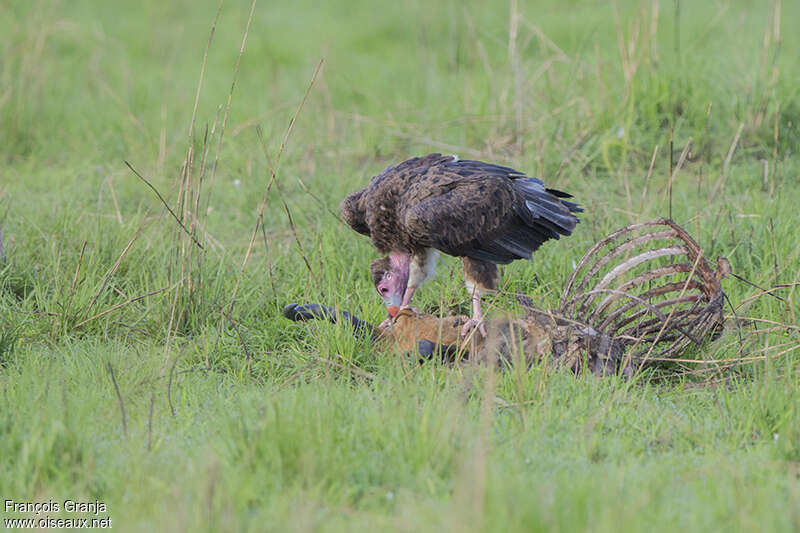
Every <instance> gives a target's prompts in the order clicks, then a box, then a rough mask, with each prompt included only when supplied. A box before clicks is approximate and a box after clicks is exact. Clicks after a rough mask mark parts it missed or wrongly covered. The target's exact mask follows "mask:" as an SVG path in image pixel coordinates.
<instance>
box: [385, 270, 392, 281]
mask: <svg viewBox="0 0 800 533" xmlns="http://www.w3.org/2000/svg"><path fill="white" fill-rule="evenodd" d="M383 277H384V278H386V279H387V280H390V279H392V273H391V272H387V273H386V274H384V275H383Z"/></svg>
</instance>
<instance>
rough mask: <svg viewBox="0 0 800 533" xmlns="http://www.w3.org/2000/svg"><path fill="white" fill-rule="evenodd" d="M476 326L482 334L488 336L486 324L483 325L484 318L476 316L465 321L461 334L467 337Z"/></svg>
mask: <svg viewBox="0 0 800 533" xmlns="http://www.w3.org/2000/svg"><path fill="white" fill-rule="evenodd" d="M475 328H477V329H478V331H479V332H480V333H481V335H483V336H484V337H486V326H484V325H483V320H481V319H476V318H470V319H469V320H466V321H464V325H463V326H462V327H461V336H462V337H466V336H467V335H469V334H470V332H471V331H472V330H473V329H475Z"/></svg>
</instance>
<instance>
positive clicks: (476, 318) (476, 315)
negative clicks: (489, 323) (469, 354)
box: [461, 290, 486, 337]
mask: <svg viewBox="0 0 800 533" xmlns="http://www.w3.org/2000/svg"><path fill="white" fill-rule="evenodd" d="M476 327H477V328H478V331H480V332H481V335H483V336H484V337H485V336H486V327H485V326H484V325H483V312H482V311H481V293H480V291H477V290H476V291H474V292H473V293H472V318H470V319H469V320H467V321H466V322H464V325H463V326H462V327H461V336H462V337H466V336H467V335H469V332H470V331H472V329H473V328H476Z"/></svg>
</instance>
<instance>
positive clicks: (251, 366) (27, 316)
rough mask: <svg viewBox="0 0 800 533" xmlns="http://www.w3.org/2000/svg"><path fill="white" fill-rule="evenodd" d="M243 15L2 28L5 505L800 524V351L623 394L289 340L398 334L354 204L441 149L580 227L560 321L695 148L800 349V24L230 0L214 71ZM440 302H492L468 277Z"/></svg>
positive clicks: (374, 522)
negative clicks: (386, 321)
mask: <svg viewBox="0 0 800 533" xmlns="http://www.w3.org/2000/svg"><path fill="white" fill-rule="evenodd" d="M217 8H218V5H217V4H216V3H215V2H214V1H213V0H210V1H205V0H204V1H196V2H187V1H180V2H177V1H176V2H158V1H153V0H143V1H141V2H137V3H135V7H134V3H127V2H102V1H85V0H70V1H57V0H41V1H39V2H26V1H21V0H19V1H18V0H11V1H10V2H4V3H3V4H2V5H0V228H2V231H3V245H4V256H5V257H4V258H3V259H2V260H0V499H3V500H9V499H10V500H14V501H19V502H34V501H39V502H46V501H48V500H53V501H56V502H63V501H64V500H67V499H72V500H77V501H91V502H94V501H96V500H97V501H100V502H103V503H104V504H105V505H106V506H107V510H106V511H105V512H103V513H100V514H99V515H98V516H99V517H103V516H109V517H111V518H112V521H113V522H112V525H113V527H114V528H115V529H119V530H123V531H128V530H142V531H150V530H154V529H155V530H165V531H196V530H208V531H263V530H267V531H283V530H321V531H340V530H379V529H380V530H407V531H428V530H430V531H440V530H442V529H446V530H452V531H473V530H475V531H479V530H480V531H505V530H520V531H531V530H535V531H539V530H541V531H565V532H567V531H580V530H591V531H598V532H600V531H675V530H681V531H798V530H800V480H799V478H798V472H799V470H800V468H799V466H798V465H799V464H800V390H799V389H800V384H799V382H798V361H799V360H800V359H798V357H800V356H798V352H797V351H794V349H795V348H797V347H798V346H800V339H798V329H797V328H795V329H791V328H780V329H777V330H776V331H772V332H766V333H763V334H759V335H756V334H752V329H750V330H747V329H746V330H745V333H746V334H747V339H748V340H747V345H746V349H747V351H746V353H745V355H752V357H753V361H752V363H753V364H750V365H746V366H744V367H742V368H740V369H738V370H737V371H736V372H729V373H724V374H722V375H716V376H715V377H714V379H710V378H709V379H706V377H707V375H706V374H699V375H689V376H684V377H682V378H679V379H669V380H663V379H654V378H652V377H648V376H647V375H644V376H640V377H639V378H637V379H635V380H625V379H621V378H604V379H600V378H595V377H592V376H578V377H575V376H573V375H572V374H570V373H567V372H552V371H548V370H546V369H544V368H538V367H537V368H533V369H531V370H529V371H527V372H526V371H516V372H503V373H498V374H495V373H493V372H490V371H488V370H487V369H480V368H469V367H468V368H460V369H454V368H450V367H447V366H444V365H440V364H434V363H429V364H425V365H417V364H416V361H415V359H414V358H408V359H407V360H403V359H402V358H400V357H396V356H393V357H390V356H388V355H386V354H382V353H378V352H375V351H374V350H373V349H371V347H370V346H369V345H368V343H367V342H366V341H364V340H357V339H354V338H353V336H352V334H351V331H350V330H349V329H348V328H346V327H344V326H337V325H332V324H327V323H325V324H323V323H309V324H293V323H290V322H288V321H286V320H285V319H283V318H282V316H281V308H282V307H283V305H285V304H287V303H289V302H293V301H301V302H321V303H326V304H330V305H334V304H335V305H338V306H340V307H341V308H343V309H348V310H351V311H353V312H355V313H356V314H358V315H359V316H361V317H363V318H365V319H367V320H370V321H372V322H375V323H377V322H379V321H380V320H382V318H383V315H384V313H385V311H384V309H383V306H382V303H381V301H380V299H379V298H378V297H377V295H376V294H375V292H374V290H373V289H372V286H371V281H370V279H369V272H368V265H369V262H370V261H371V259H372V258H374V257H375V252H374V251H373V250H372V248H371V246H370V244H369V242H368V240H367V239H365V238H362V237H360V236H358V235H357V234H355V233H354V232H352V231H351V230H349V229H348V228H347V227H346V225H344V224H343V223H341V221H340V220H339V219H338V215H337V213H338V204H339V201H340V200H341V198H343V197H344V196H345V195H346V194H348V193H349V192H352V191H354V190H356V189H357V188H360V187H362V186H363V185H365V184H366V183H367V182H368V180H369V179H370V177H372V176H373V175H375V174H377V173H378V172H380V171H381V170H382V169H383V168H385V167H386V166H387V165H388V164H390V163H393V162H397V161H400V160H402V159H405V158H407V157H409V156H412V155H421V154H424V153H428V152H433V151H441V152H446V153H451V152H455V153H458V154H459V155H460V156H461V157H462V158H464V157H470V158H481V159H485V160H490V161H495V162H499V163H503V164H508V165H512V166H514V167H516V168H518V169H521V170H524V171H526V172H528V173H530V174H531V175H535V176H539V177H541V178H542V179H544V180H545V181H546V182H547V183H548V184H549V185H551V186H555V187H558V188H560V189H562V190H566V191H570V192H572V193H573V194H574V195H575V196H576V198H577V200H578V201H579V202H580V203H581V204H582V205H584V206H585V208H586V212H585V213H584V216H583V221H582V223H581V224H580V226H579V227H578V230H577V231H576V233H575V234H574V235H573V236H572V237H570V238H569V239H566V240H562V241H559V242H557V243H551V244H548V245H545V246H544V247H543V248H542V249H541V250H540V251H539V252H537V253H536V255H535V257H534V259H533V261H532V262H530V263H522V262H519V264H515V265H513V266H512V267H510V268H508V269H506V271H505V280H506V281H507V282H508V285H507V288H508V291H509V292H511V293H513V292H514V291H517V290H521V291H524V292H526V293H527V294H529V295H530V296H531V297H532V298H533V299H534V301H536V303H537V304H539V305H541V306H543V307H548V306H549V307H555V306H557V304H558V297H559V293H560V289H561V287H562V285H563V283H564V282H565V280H566V279H567V277H568V276H569V274H570V271H571V268H572V266H571V265H572V264H573V262H575V261H577V260H578V259H579V258H580V257H581V255H582V254H583V253H584V251H585V250H586V249H587V248H588V247H589V246H590V245H591V244H592V243H594V242H595V241H596V240H597V239H598V238H600V237H602V236H603V235H604V234H606V233H607V232H609V231H611V230H614V229H616V228H618V227H621V226H623V225H626V224H629V223H631V222H635V221H640V220H646V219H649V218H653V217H656V216H666V215H668V214H669V209H670V208H669V202H668V197H667V194H666V189H667V182H668V180H669V176H670V160H673V163H675V162H677V161H678V159H679V156H680V154H681V152H682V151H683V150H684V148H685V147H686V146H687V143H689V142H690V141H691V143H692V144H691V150H690V152H687V153H689V156H688V157H687V158H686V162H685V164H684V165H683V166H682V168H681V169H680V171H679V172H678V173H677V175H676V176H675V181H674V187H673V205H672V214H673V217H674V218H675V220H677V221H678V222H679V223H680V224H682V225H684V226H685V227H686V228H687V229H688V230H689V231H690V232H691V233H692V234H693V236H694V237H695V238H696V239H697V240H698V242H699V243H700V244H701V245H702V246H703V247H704V248H705V250H706V252H707V255H708V256H709V257H716V256H717V255H723V256H725V257H727V258H728V259H729V260H730V261H731V264H732V265H733V269H734V272H735V273H737V274H738V275H740V276H742V277H744V278H747V279H748V280H751V281H753V282H755V283H757V284H758V285H760V286H762V287H772V286H775V285H778V284H784V285H785V287H782V288H779V289H777V290H776V291H777V292H776V294H778V295H780V296H781V297H782V298H783V300H778V299H776V298H769V297H760V298H755V299H749V298H750V297H751V296H754V295H756V294H758V293H759V292H760V291H759V290H758V289H755V288H753V287H752V286H750V285H747V284H745V283H743V282H740V281H738V280H737V279H734V278H730V279H728V280H726V281H725V282H724V288H725V290H726V292H727V294H728V296H729V297H730V300H731V302H732V304H733V306H735V307H736V309H737V313H738V314H740V315H747V316H750V317H758V318H763V319H766V320H771V321H775V322H780V323H787V324H795V325H796V324H800V317H798V312H799V311H800V308H798V305H797V303H796V302H797V300H798V292H797V290H795V288H796V285H797V284H798V282H800V247H798V244H797V231H798V230H797V228H798V226H799V225H800V211H798V209H797V205H798V204H800V187H798V185H800V181H799V180H798V175H799V174H800V154H798V146H800V63H799V62H798V61H797V57H798V51H800V35H799V34H798V33H797V32H795V31H793V30H794V24H793V23H795V22H796V21H797V20H800V4H798V3H796V2H785V3H781V2H780V1H772V2H760V3H758V2H727V1H721V2H692V3H690V2H678V1H677V0H675V1H661V2H657V1H655V2H633V1H622V0H620V1H618V2H616V4H612V5H608V3H607V2H590V1H570V2H558V1H554V0H553V1H542V2H528V3H526V2H517V1H516V0H511V2H510V3H509V2H500V1H494V2H457V1H454V0H453V1H446V2H419V1H416V0H413V1H411V2H385V3H381V4H378V3H376V2H365V1H363V0H353V1H347V2H345V1H341V0H336V1H329V2H311V1H308V0H296V1H294V2H263V1H262V2H260V3H258V5H256V6H255V10H254V12H253V13H252V16H251V11H250V9H251V5H250V3H249V2H246V1H242V0H236V1H232V0H229V1H228V2H227V3H225V4H224V5H223V6H222V8H221V11H220V12H219V19H218V23H216V26H215V31H214V33H213V40H212V41H211V44H210V48H208V52H207V60H204V51H205V50H206V47H207V45H208V42H209V33H210V30H211V28H212V24H213V23H214V20H215V16H216V15H217ZM246 28H248V31H247V40H246V46H245V48H244V53H243V54H242V55H241V58H240V60H239V59H238V58H239V52H240V49H241V47H242V44H243V37H244V35H245V29H246ZM322 59H324V61H323V63H322V66H321V67H319V62H320V60H322ZM237 65H238V66H237ZM201 71H202V87H201V90H200V91H199V92H198V80H199V79H201ZM312 80H313V83H312ZM234 82H235V88H234V89H233V92H231V88H232V84H233V83H234ZM306 91H308V92H307V97H304V95H305V94H306ZM196 95H199V98H198V99H197V104H195V102H196ZM195 106H196V107H195ZM195 109H196V111H195ZM670 150H672V154H671V153H670ZM188 155H192V158H191V162H192V164H191V166H188V167H187V165H185V162H186V161H187V157H188ZM125 161H127V162H129V163H130V165H131V166H133V167H134V168H135V169H136V170H137V171H138V172H139V173H140V174H141V175H142V176H143V177H144V178H146V179H147V181H149V182H150V183H151V184H152V185H153V186H154V187H155V188H156V189H157V190H158V191H159V192H160V193H161V194H162V195H163V196H164V198H165V200H166V202H167V203H168V204H169V206H170V207H171V209H173V210H174V211H175V214H176V216H178V217H179V218H181V219H182V221H183V223H184V225H185V226H186V227H187V228H188V229H189V230H190V231H191V232H192V233H193V238H194V239H196V240H197V241H198V243H200V244H201V245H202V247H203V248H202V250H201V249H200V248H199V247H198V246H197V245H195V244H194V243H193V242H192V238H190V237H189V236H188V235H187V234H186V233H185V232H184V231H183V230H181V228H180V227H179V226H178V224H177V223H176V222H175V220H174V219H173V218H172V216H171V215H170V214H169V213H168V212H167V210H166V209H165V208H164V206H163V205H162V203H161V202H160V201H159V199H158V197H157V196H156V195H155V194H154V192H153V190H152V189H151V188H149V187H148V186H147V184H145V183H144V181H143V180H141V179H139V178H138V177H137V176H136V175H135V174H134V173H133V172H132V171H131V170H130V169H129V168H128V167H127V166H126V164H125ZM271 168H272V169H273V170H274V174H273V173H272V171H271V170H270V169H271ZM273 178H274V179H273ZM270 183H272V185H271V186H270V185H269V184H270ZM267 191H269V194H268V196H266V200H265V194H266V192H267ZM417 304H418V305H419V306H420V307H421V308H422V309H426V310H438V309H440V308H444V309H445V310H446V311H448V312H449V311H452V312H465V311H467V310H468V296H467V294H466V291H465V290H464V289H463V285H462V279H461V273H460V263H459V262H458V261H457V260H454V259H445V260H444V261H443V264H441V265H440V267H439V273H438V275H437V277H436V279H435V280H434V281H432V282H430V283H429V284H428V285H426V287H425V288H423V289H422V290H421V292H420V293H419V299H418V300H417ZM496 307H505V308H511V309H517V308H516V307H515V304H514V302H513V298H512V297H511V296H509V295H508V294H501V295H499V296H497V297H496V298H494V299H490V302H489V308H490V309H493V308H496ZM490 312H491V311H490ZM738 349H739V344H738V341H737V331H736V327H735V326H731V327H730V328H729V331H728V332H727V333H726V334H725V335H724V336H723V337H722V339H720V340H718V341H716V342H715V343H714V344H712V345H710V346H709V347H708V349H707V352H706V353H703V354H699V356H703V357H707V358H730V357H734V356H736V354H737V350H738ZM720 378H721V379H720ZM1 512H3V513H5V510H3V511H1ZM49 514H50V515H52V517H56V516H61V517H75V516H78V515H75V514H70V513H64V512H62V513H60V514H58V513H49ZM4 516H34V517H37V518H38V517H41V516H44V514H42V515H30V514H24V513H23V514H19V513H5V514H4ZM80 516H83V515H80ZM88 516H95V515H88Z"/></svg>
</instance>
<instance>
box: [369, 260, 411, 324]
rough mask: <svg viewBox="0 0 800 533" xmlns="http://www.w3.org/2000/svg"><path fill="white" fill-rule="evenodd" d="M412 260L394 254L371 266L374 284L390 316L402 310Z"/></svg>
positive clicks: (376, 261) (374, 262) (375, 261)
mask: <svg viewBox="0 0 800 533" xmlns="http://www.w3.org/2000/svg"><path fill="white" fill-rule="evenodd" d="M409 266H410V258H409V256H408V255H406V254H398V253H393V254H389V255H388V256H386V257H381V258H380V259H376V260H374V261H373V262H372V264H371V265H370V266H369V269H370V272H371V273H372V283H373V284H374V285H375V290H377V291H378V294H380V296H381V298H382V299H383V302H384V303H385V304H386V308H387V309H388V310H389V314H393V312H392V311H394V312H396V311H397V310H398V309H399V308H400V304H401V303H402V301H403V294H404V293H405V292H406V286H407V285H408V275H409Z"/></svg>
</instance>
